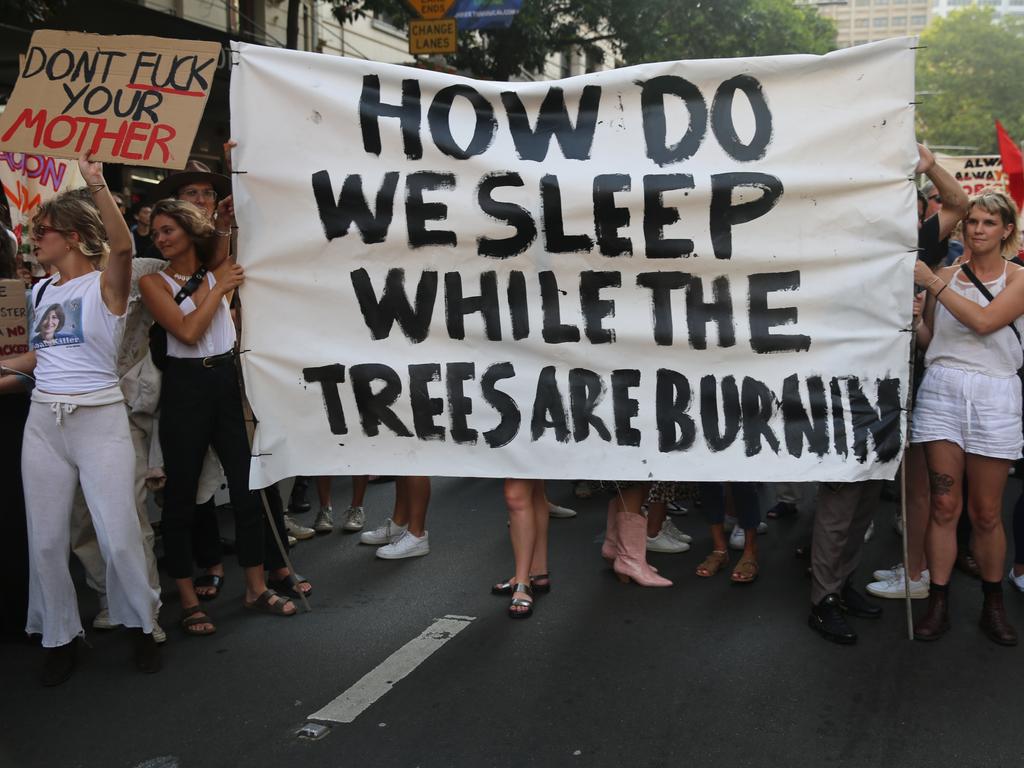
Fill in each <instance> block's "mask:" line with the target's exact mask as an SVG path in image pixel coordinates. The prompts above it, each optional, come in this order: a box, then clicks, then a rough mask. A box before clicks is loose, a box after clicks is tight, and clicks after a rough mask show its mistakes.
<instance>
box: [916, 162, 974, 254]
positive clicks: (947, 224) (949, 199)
mask: <svg viewBox="0 0 1024 768" xmlns="http://www.w3.org/2000/svg"><path fill="white" fill-rule="evenodd" d="M917 155H918V160H917V172H918V173H923V174H924V175H925V176H927V177H928V178H929V179H930V180H931V182H932V184H934V185H935V191H936V192H938V193H939V197H941V198H942V208H941V209H940V210H939V212H938V214H937V215H938V217H939V240H945V239H946V238H947V237H949V233H950V232H952V231H953V229H954V228H955V227H956V225H957V222H958V221H960V220H961V219H962V218H963V217H964V216H966V215H967V203H968V199H967V193H966V192H964V189H963V187H961V186H960V182H958V181H957V180H956V179H954V178H953V176H952V175H951V174H950V173H949V171H947V170H946V169H945V168H943V167H942V166H941V165H939V164H938V163H937V162H935V155H933V154H932V151H931V150H930V149H928V147H926V146H924V145H923V144H918V145H917Z"/></svg>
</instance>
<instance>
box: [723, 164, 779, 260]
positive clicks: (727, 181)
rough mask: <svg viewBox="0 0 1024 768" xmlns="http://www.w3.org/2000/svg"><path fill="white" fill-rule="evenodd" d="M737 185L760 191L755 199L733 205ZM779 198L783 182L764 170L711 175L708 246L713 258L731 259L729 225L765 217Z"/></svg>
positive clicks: (732, 225)
mask: <svg viewBox="0 0 1024 768" xmlns="http://www.w3.org/2000/svg"><path fill="white" fill-rule="evenodd" d="M740 187H751V188H753V189H759V190H761V196H760V197H758V198H757V199H756V200H748V201H747V202H743V203H739V204H738V205H733V202H732V199H733V193H734V192H735V190H737V189H739V188H740ZM781 197H782V182H781V181H779V180H778V179H777V178H776V177H775V176H769V175H768V174H767V173H748V172H745V171H744V172H735V173H713V174H711V245H712V247H713V248H714V251H715V258H716V259H731V258H732V228H733V227H734V226H735V225H737V224H746V223H747V222H748V221H753V220H754V219H756V218H759V217H761V216H764V215H765V214H766V213H768V211H770V210H771V209H772V208H774V207H775V205H776V204H777V203H778V202H779V198H781Z"/></svg>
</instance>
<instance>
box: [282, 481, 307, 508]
mask: <svg viewBox="0 0 1024 768" xmlns="http://www.w3.org/2000/svg"><path fill="white" fill-rule="evenodd" d="M308 483H309V478H307V477H296V478H295V483H294V485H292V495H291V497H290V498H289V499H288V511H289V512H309V510H310V509H312V507H311V506H310V504H309V502H308V501H306V488H307V486H308Z"/></svg>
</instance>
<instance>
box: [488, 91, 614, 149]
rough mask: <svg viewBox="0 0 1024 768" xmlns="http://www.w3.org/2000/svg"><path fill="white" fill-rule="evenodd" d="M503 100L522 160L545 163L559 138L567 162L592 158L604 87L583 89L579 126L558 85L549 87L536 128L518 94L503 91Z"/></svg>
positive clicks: (578, 112)
mask: <svg viewBox="0 0 1024 768" xmlns="http://www.w3.org/2000/svg"><path fill="white" fill-rule="evenodd" d="M501 101H502V103H503V104H504V105H505V113H506V114H507V115H508V124H509V129H510V130H511V132H512V141H513V143H514V144H515V146H516V154H518V155H519V157H520V159H522V160H532V161H535V162H538V163H540V162H543V161H544V159H545V158H546V157H547V155H548V148H549V146H550V145H551V137H552V136H554V137H555V141H557V142H558V146H559V147H560V148H561V150H562V156H563V157H565V158H566V159H568V160H589V159H590V147H591V145H592V144H593V143H594V129H595V128H596V127H597V115H598V109H599V107H600V104H601V87H600V86H597V85H587V86H584V87H583V91H582V92H581V93H580V106H579V109H578V110H577V111H576V125H575V126H573V124H572V121H571V120H570V119H569V110H568V108H567V107H566V105H565V93H564V92H563V90H562V89H561V88H560V87H558V86H552V87H551V88H549V89H548V92H547V95H546V96H545V97H544V101H542V102H541V105H540V113H539V114H538V116H537V127H536V129H531V128H530V118H529V117H528V116H527V114H526V107H524V106H523V102H522V100H521V99H520V98H519V94H518V93H516V92H515V91H502V94H501Z"/></svg>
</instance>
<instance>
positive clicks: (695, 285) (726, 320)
mask: <svg viewBox="0 0 1024 768" xmlns="http://www.w3.org/2000/svg"><path fill="white" fill-rule="evenodd" d="M711 292H712V296H713V298H712V300H711V302H710V303H708V302H705V301H704V282H703V280H701V279H700V278H696V277H695V278H693V279H691V280H690V284H689V285H688V286H687V287H686V328H687V332H688V333H689V336H690V346H691V347H693V348H694V349H707V348H708V323H711V322H713V323H714V324H715V325H716V326H717V327H718V346H720V347H731V346H734V345H735V344H736V324H735V322H733V312H732V292H731V291H730V290H729V278H728V277H726V276H725V275H722V276H720V277H716V278H715V279H714V280H713V281H712V283H711Z"/></svg>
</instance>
